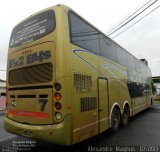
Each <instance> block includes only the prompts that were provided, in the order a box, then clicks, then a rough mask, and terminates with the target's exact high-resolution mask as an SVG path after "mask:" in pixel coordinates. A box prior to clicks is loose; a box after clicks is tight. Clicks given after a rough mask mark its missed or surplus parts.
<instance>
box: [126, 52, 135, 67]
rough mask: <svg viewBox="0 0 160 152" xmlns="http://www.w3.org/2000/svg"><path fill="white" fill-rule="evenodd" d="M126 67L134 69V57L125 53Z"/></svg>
mask: <svg viewBox="0 0 160 152" xmlns="http://www.w3.org/2000/svg"><path fill="white" fill-rule="evenodd" d="M127 60H128V67H129V68H132V69H135V63H134V57H133V56H132V55H130V54H129V53H127Z"/></svg>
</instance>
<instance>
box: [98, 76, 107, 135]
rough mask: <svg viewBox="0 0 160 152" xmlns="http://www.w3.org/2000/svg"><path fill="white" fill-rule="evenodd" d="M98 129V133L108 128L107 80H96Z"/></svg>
mask: <svg viewBox="0 0 160 152" xmlns="http://www.w3.org/2000/svg"><path fill="white" fill-rule="evenodd" d="M98 123H99V125H98V127H99V128H98V129H99V133H101V132H103V131H105V130H106V129H108V128H109V100H108V80H107V79H106V78H98Z"/></svg>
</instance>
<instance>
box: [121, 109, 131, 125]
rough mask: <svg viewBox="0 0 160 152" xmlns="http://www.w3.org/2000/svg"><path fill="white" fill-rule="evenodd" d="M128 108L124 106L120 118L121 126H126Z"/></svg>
mask: <svg viewBox="0 0 160 152" xmlns="http://www.w3.org/2000/svg"><path fill="white" fill-rule="evenodd" d="M129 116H130V114H129V107H128V106H125V108H124V111H123V114H122V117H121V124H122V126H126V125H127V124H128V121H129Z"/></svg>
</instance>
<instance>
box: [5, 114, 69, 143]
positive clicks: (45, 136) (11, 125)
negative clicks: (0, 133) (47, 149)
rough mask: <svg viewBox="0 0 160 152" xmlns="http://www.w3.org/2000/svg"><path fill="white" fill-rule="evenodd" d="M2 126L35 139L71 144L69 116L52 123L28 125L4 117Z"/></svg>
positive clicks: (9, 130)
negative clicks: (59, 121) (61, 120)
mask: <svg viewBox="0 0 160 152" xmlns="http://www.w3.org/2000/svg"><path fill="white" fill-rule="evenodd" d="M4 127H5V130H6V131H7V132H10V133H13V134H16V135H20V136H25V137H27V138H31V139H37V140H41V141H45V142H49V143H54V144H58V145H71V116H70V115H68V116H66V117H65V119H64V121H63V122H61V123H59V124H53V125H29V124H22V123H18V122H15V121H13V120H11V119H9V118H5V120H4Z"/></svg>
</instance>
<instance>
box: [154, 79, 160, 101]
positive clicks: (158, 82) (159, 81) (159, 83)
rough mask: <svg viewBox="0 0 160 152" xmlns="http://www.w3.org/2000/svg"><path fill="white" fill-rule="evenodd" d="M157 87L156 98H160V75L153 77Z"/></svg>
mask: <svg viewBox="0 0 160 152" xmlns="http://www.w3.org/2000/svg"><path fill="white" fill-rule="evenodd" d="M152 79H153V84H154V87H155V94H154V100H160V76H156V77H152Z"/></svg>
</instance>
